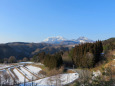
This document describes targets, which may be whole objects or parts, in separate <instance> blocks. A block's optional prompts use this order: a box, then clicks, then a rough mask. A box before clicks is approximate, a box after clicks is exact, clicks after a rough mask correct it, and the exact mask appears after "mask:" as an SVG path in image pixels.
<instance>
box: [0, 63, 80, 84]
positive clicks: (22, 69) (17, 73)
mask: <svg viewBox="0 0 115 86" xmlns="http://www.w3.org/2000/svg"><path fill="white" fill-rule="evenodd" d="M0 66H1V70H0V76H1V83H9V84H10V85H12V84H13V83H14V80H16V82H17V83H24V81H25V82H27V83H26V85H27V86H28V85H31V84H32V82H31V81H32V80H33V84H34V85H35V84H37V85H41V86H43V85H56V84H61V85H66V84H69V83H72V82H73V81H74V80H76V79H78V78H79V74H78V73H68V74H59V75H55V76H51V77H46V78H43V77H40V75H41V74H38V73H39V72H40V71H41V70H42V69H41V68H39V67H35V66H32V65H28V66H23V65H20V64H18V65H14V66H13V65H5V67H3V65H0ZM4 68H5V69H4ZM5 74H8V76H9V77H10V78H9V80H10V81H6V79H5V77H6V75H5ZM39 78H40V79H39ZM20 86H24V84H20Z"/></svg>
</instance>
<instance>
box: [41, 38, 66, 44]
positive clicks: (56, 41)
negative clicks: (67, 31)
mask: <svg viewBox="0 0 115 86" xmlns="http://www.w3.org/2000/svg"><path fill="white" fill-rule="evenodd" d="M64 40H66V39H65V38H64V37H62V36H56V37H48V38H47V39H45V40H44V41H43V42H46V43H56V44H58V43H60V42H62V41H64Z"/></svg>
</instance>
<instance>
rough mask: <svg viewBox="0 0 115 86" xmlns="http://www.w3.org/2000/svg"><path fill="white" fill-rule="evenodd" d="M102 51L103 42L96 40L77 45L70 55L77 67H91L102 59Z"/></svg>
mask: <svg viewBox="0 0 115 86" xmlns="http://www.w3.org/2000/svg"><path fill="white" fill-rule="evenodd" d="M102 52H103V45H102V42H101V41H96V42H95V43H85V44H79V45H77V46H75V48H73V49H72V50H71V51H70V53H69V55H70V57H71V59H72V61H73V63H74V64H75V65H76V66H77V67H82V68H91V67H94V66H95V64H96V63H98V62H99V61H100V60H101V53H102Z"/></svg>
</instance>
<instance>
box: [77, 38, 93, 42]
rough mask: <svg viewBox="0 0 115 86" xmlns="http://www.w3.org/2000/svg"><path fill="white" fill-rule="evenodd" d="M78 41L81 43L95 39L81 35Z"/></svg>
mask: <svg viewBox="0 0 115 86" xmlns="http://www.w3.org/2000/svg"><path fill="white" fill-rule="evenodd" d="M76 41H77V42H79V43H86V42H88V43H89V42H93V40H91V39H88V38H86V37H79V38H78V39H77V40H76Z"/></svg>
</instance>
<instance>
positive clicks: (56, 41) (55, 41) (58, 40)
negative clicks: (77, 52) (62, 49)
mask: <svg viewBox="0 0 115 86" xmlns="http://www.w3.org/2000/svg"><path fill="white" fill-rule="evenodd" d="M43 42H45V43H51V44H66V45H70V44H80V43H86V42H88V43H89V42H93V40H90V39H88V38H86V37H79V38H78V39H73V40H67V39H65V38H63V37H61V36H57V37H48V38H47V39H45V40H44V41H43Z"/></svg>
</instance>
